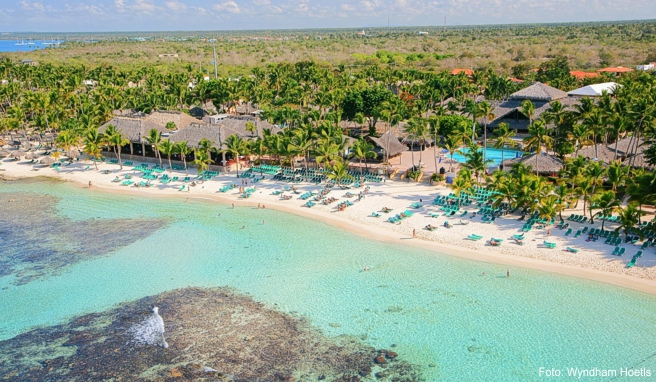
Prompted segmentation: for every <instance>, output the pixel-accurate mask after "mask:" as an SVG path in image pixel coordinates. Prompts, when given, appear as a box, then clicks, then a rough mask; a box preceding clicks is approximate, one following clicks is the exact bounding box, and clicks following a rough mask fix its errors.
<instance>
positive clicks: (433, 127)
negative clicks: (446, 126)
mask: <svg viewBox="0 0 656 382" xmlns="http://www.w3.org/2000/svg"><path fill="white" fill-rule="evenodd" d="M428 126H429V133H430V134H431V135H432V136H433V161H435V172H437V143H438V142H439V135H440V117H439V116H432V117H430V118H428Z"/></svg>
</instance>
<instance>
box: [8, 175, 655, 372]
mask: <svg viewBox="0 0 656 382" xmlns="http://www.w3.org/2000/svg"><path fill="white" fill-rule="evenodd" d="M9 193H11V194H12V195H17V194H25V193H37V194H42V195H51V196H55V197H56V198H58V200H59V201H58V202H57V204H56V210H54V212H53V213H54V214H56V215H57V216H58V217H60V218H62V219H66V221H68V222H69V224H71V225H75V224H87V223H88V222H90V221H92V220H93V221H95V222H98V221H100V222H102V221H104V220H107V219H115V218H121V219H161V220H162V221H165V222H167V224H166V225H165V226H164V228H161V229H158V230H157V231H155V232H154V233H152V234H149V235H148V236H147V237H145V238H144V239H142V240H139V241H136V242H134V243H132V244H129V245H127V246H124V247H122V248H120V249H117V250H114V251H110V252H109V253H107V254H105V255H104V256H99V257H94V258H90V259H88V260H86V261H81V262H78V263H76V264H74V265H71V266H69V267H66V268H64V269H63V270H60V271H58V272H53V273H51V274H50V273H48V272H46V274H45V276H44V277H41V278H39V279H36V280H33V281H30V282H29V283H26V284H23V285H16V284H15V283H14V281H15V277H16V276H15V275H8V276H5V277H0V340H2V339H7V338H11V337H13V336H16V335H18V334H20V333H23V332H25V331H26V330H28V329H29V328H32V327H34V326H38V325H53V324H57V323H60V322H63V321H64V320H66V319H67V318H70V317H72V316H75V315H80V314H83V313H88V312H93V311H102V310H105V309H108V308H109V307H111V306H113V305H114V304H117V303H121V302H124V301H128V300H133V299H137V298H140V297H143V296H147V295H153V294H157V293H160V292H163V291H167V290H172V289H175V288H181V287H187V286H200V287H209V286H226V285H229V286H232V287H234V288H237V289H238V290H240V291H242V292H245V293H248V294H249V295H251V296H252V297H253V298H254V299H256V300H258V301H261V302H264V303H265V304H267V305H269V306H271V307H275V308H277V309H280V310H282V311H284V312H297V313H298V314H300V315H303V316H306V317H308V318H309V319H310V321H311V322H312V323H313V324H314V325H316V326H318V327H319V328H321V329H322V330H323V331H324V332H325V333H327V334H328V335H340V334H351V335H363V334H366V342H367V343H369V344H371V345H372V346H375V347H377V348H387V347H389V346H390V344H397V346H396V348H395V351H397V352H398V353H399V354H400V356H401V357H402V358H403V359H406V360H408V361H410V362H413V363H416V364H418V365H420V366H421V367H422V371H423V372H424V374H425V376H426V380H427V381H435V380H440V381H482V380H485V381H533V380H540V378H539V377H538V370H539V368H540V367H547V368H551V367H554V368H565V367H586V368H593V367H599V368H620V367H630V366H632V365H635V364H637V363H638V362H640V361H641V360H643V359H645V358H647V357H649V356H650V355H652V354H654V352H655V351H656V345H655V344H654V339H655V338H656V325H655V324H656V297H654V296H651V295H646V294H643V293H639V292H634V291H631V290H627V289H622V288H618V287H614V286H610V285H605V284H601V283H596V282H591V281H586V280H580V279H574V278H569V277H565V276H559V275H553V274H548V273H542V272H538V271H532V270H526V269H521V268H517V269H515V268H510V272H511V274H512V277H511V278H506V277H505V274H506V269H507V267H505V266H497V265H493V264H487V263H480V262H474V261H469V260H464V259H458V258H453V257H449V256H446V255H441V254H439V253H434V252H430V251H426V250H419V249H416V248H410V247H407V246H404V245H402V244H399V245H391V244H386V243H381V242H377V241H372V240H368V239H365V238H362V237H359V236H356V235H353V234H351V233H349V232H347V231H343V230H340V229H338V228H335V227H332V226H329V225H326V224H322V223H320V222H317V221H315V220H311V219H306V218H301V217H298V216H294V215H290V214H285V213H282V212H277V211H273V210H257V209H252V208H248V207H238V208H237V209H235V210H233V209H231V208H229V206H227V205H222V204H217V203H214V202H200V201H199V202H193V201H190V202H189V203H185V202H184V199H183V198H172V199H147V198H140V197H132V196H122V195H110V194H105V193H101V192H89V190H86V189H78V188H75V187H73V186H71V185H69V184H63V183H52V182H46V181H42V182H4V183H2V184H0V202H2V203H6V202H7V198H8V195H9ZM219 213H220V214H221V216H220V217H219V216H217V215H218V214H219ZM263 219H266V225H262V224H261V222H262V220H263ZM244 225H245V226H246V227H247V229H241V227H242V226H244ZM8 229H9V230H10V231H9V232H3V235H4V236H2V237H4V238H10V237H11V235H12V232H11V228H8ZM101 234H102V232H98V239H95V237H94V236H92V237H88V238H79V239H80V240H101V239H100V237H101V236H100V235H101ZM22 248H23V246H21V245H20V243H14V244H11V240H5V241H3V240H0V256H14V255H16V254H17V253H19V252H20V251H21V250H22ZM365 266H368V267H370V268H371V270H370V271H368V272H362V271H361V270H362V269H363V268H364V267H365ZM483 272H486V274H487V275H486V276H481V274H482V273H483ZM4 287H7V289H3V288H4ZM164 319H165V320H166V317H164ZM335 324H337V325H335ZM429 364H433V365H434V367H429V366H428V365H429ZM641 367H649V368H651V369H652V370H656V360H654V359H653V358H652V359H650V360H648V361H647V362H646V363H644V364H642V365H641ZM586 380H592V381H596V380H603V379H594V378H591V379H586ZM619 380H622V379H619Z"/></svg>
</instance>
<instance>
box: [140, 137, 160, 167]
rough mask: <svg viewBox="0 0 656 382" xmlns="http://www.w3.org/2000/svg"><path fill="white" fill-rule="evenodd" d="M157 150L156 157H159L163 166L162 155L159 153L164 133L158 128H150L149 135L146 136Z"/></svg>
mask: <svg viewBox="0 0 656 382" xmlns="http://www.w3.org/2000/svg"><path fill="white" fill-rule="evenodd" d="M144 139H145V140H146V142H148V144H149V145H151V146H152V148H153V150H154V151H155V157H156V158H157V159H159V165H160V167H161V166H162V156H161V155H160V154H159V145H160V143H162V133H161V132H159V131H157V130H156V129H150V131H148V135H147V136H146V137H145V138H144Z"/></svg>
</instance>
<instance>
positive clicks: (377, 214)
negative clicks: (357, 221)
mask: <svg viewBox="0 0 656 382" xmlns="http://www.w3.org/2000/svg"><path fill="white" fill-rule="evenodd" d="M371 216H373V217H375V218H379V217H380V214H379V213H378V212H372V213H371Z"/></svg>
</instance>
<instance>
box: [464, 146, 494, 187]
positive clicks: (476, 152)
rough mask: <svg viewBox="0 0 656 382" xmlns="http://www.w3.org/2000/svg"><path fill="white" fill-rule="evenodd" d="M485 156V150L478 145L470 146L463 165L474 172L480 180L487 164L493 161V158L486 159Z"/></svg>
mask: <svg viewBox="0 0 656 382" xmlns="http://www.w3.org/2000/svg"><path fill="white" fill-rule="evenodd" d="M484 157H485V155H484V154H483V150H481V149H480V148H479V147H478V146H477V145H471V146H469V147H468V148H467V152H466V153H465V163H464V164H463V167H464V168H466V169H468V170H470V171H471V172H473V173H474V175H475V176H476V179H477V180H478V181H479V182H480V175H481V172H482V173H485V169H486V168H487V165H488V164H490V163H492V162H493V160H491V159H488V160H485V159H484Z"/></svg>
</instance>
